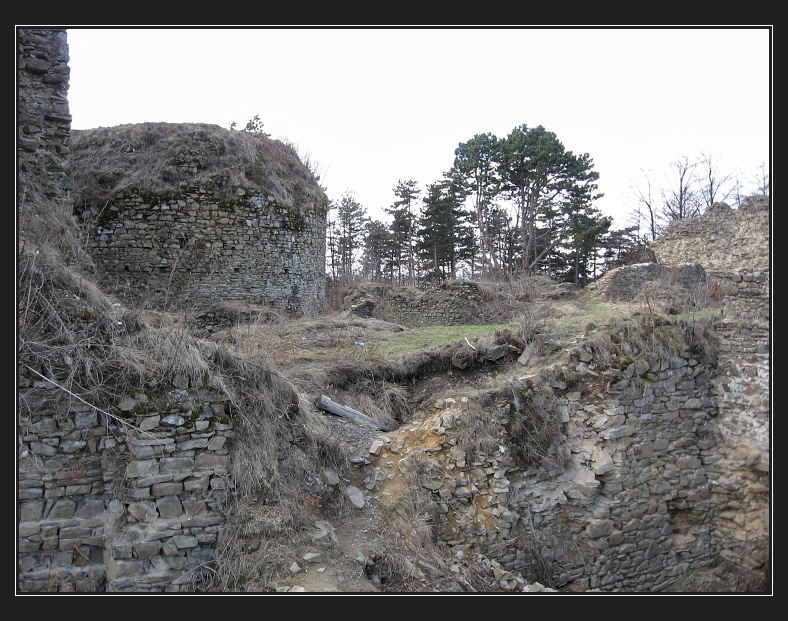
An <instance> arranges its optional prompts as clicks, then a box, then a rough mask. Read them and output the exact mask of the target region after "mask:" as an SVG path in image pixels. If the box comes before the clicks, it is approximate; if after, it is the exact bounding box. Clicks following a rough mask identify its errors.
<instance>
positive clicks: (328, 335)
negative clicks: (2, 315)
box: [17, 128, 761, 592]
mask: <svg viewBox="0 0 788 621" xmlns="http://www.w3.org/2000/svg"><path fill="white" fill-rule="evenodd" d="M154 129H155V128H154ZM146 131H153V130H151V129H150V128H149V129H148V130H146ZM195 131H196V134H195V136H196V138H194V137H193V138H194V139H195V140H197V143H198V144H199V145H201V147H200V148H201V149H202V151H201V156H202V157H205V158H207V159H206V167H207V166H209V164H210V158H211V157H213V155H212V153H213V150H216V151H217V152H218V153H219V155H221V150H222V145H221V144H215V143H214V142H212V141H211V140H210V139H209V133H206V134H200V131H201V130H199V128H196V129H195ZM154 133H155V132H154ZM238 137H239V138H240V139H243V140H248V139H250V138H251V137H249V136H246V135H243V134H239V136H238ZM89 138H90V136H86V139H89ZM132 138H133V140H132V141H131V142H130V143H129V144H128V145H126V146H128V148H129V150H126V147H125V146H124V145H122V144H121V143H120V142H117V143H114V142H113V143H112V149H113V152H114V153H116V154H117V153H122V154H125V155H124V156H122V157H129V158H131V157H132V156H135V155H136V157H138V158H142V159H143V160H144V158H145V157H147V156H146V149H147V148H148V146H149V144H150V141H152V140H154V136H153V134H142V135H139V136H136V135H134V136H132ZM118 139H119V138H118ZM255 144H257V143H255ZM261 144H262V143H261ZM107 157H108V159H109V158H110V157H111V156H110V154H107ZM140 163H145V162H144V161H143V162H140ZM121 164H122V162H121V161H117V160H116V161H115V162H114V164H113V166H115V167H117V168H118V169H120V168H121ZM145 164H146V165H152V166H153V165H154V164H152V163H150V162H148V163H145ZM247 164H249V162H247V163H246V164H244V163H239V166H238V169H237V170H236V172H238V173H239V174H240V173H242V172H243V170H246V172H248V173H249V174H252V173H251V172H250V171H249V169H248V168H246V169H244V168H243V167H244V166H246V165H247ZM82 165H84V163H83V164H82ZM173 166H174V167H175V168H174V169H172V170H171V168H172V167H173ZM158 167H159V168H158V169H159V170H160V177H161V182H162V184H163V185H162V191H163V190H164V188H165V182H175V181H177V180H178V179H179V178H178V177H177V174H176V173H178V170H176V169H177V168H178V167H177V166H176V165H175V164H174V163H172V162H169V163H161V162H160V163H159V164H158ZM110 168H112V167H110ZM190 174H192V173H190ZM228 174H230V173H229V172H228ZM102 175H104V176H103V177H102ZM94 181H95V183H97V184H98V185H97V186H96V188H94V189H95V191H96V192H98V191H100V190H101V191H103V190H104V189H106V188H110V187H111V188H112V191H117V190H118V189H119V186H118V185H117V183H123V184H132V185H133V184H134V183H137V182H138V181H139V180H135V179H134V177H133V175H132V176H126V177H121V176H117V178H116V176H115V175H114V173H112V172H111V171H109V172H100V171H99V172H98V173H97V176H96V179H95V180H94ZM227 183H228V184H230V185H232V184H233V183H235V181H232V180H230V179H229V178H228V181H227ZM102 184H104V186H105V187H104V188H102V187H100V186H101V185H102ZM113 184H115V185H113ZM82 248H83V241H82V240H81V238H80V234H79V228H78V227H77V226H76V225H75V223H74V221H73V219H72V217H71V216H70V215H69V214H67V213H64V211H63V210H62V208H61V207H60V206H58V205H54V204H52V203H49V202H47V201H46V199H44V198H43V197H38V198H37V199H36V200H33V201H32V202H31V203H30V204H27V205H23V206H22V207H21V209H20V212H19V240H18V263H17V270H18V273H17V287H18V289H17V293H18V298H17V299H18V307H17V346H18V351H17V362H18V366H19V386H20V387H21V388H26V389H28V390H25V391H24V397H21V398H20V400H19V403H18V417H19V419H20V421H22V422H24V421H25V420H32V419H34V418H41V417H46V416H56V417H63V416H66V414H67V413H68V411H69V409H70V408H71V407H72V406H73V404H74V403H75V402H79V403H81V404H88V405H89V406H91V407H94V408H95V409H96V410H98V411H99V412H100V413H102V415H103V416H104V417H105V419H106V422H107V424H108V426H112V425H123V424H126V423H125V421H124V420H123V418H122V416H121V413H120V412H119V411H118V410H117V407H116V406H117V402H118V401H119V399H120V397H121V396H123V395H128V394H134V393H137V392H143V393H151V394H155V393H156V391H157V387H160V386H164V385H169V384H172V383H178V384H181V385H188V386H193V387H195V386H196V387H199V386H210V387H212V388H215V389H218V390H221V391H223V392H224V393H226V394H227V395H229V398H230V406H229V408H230V409H229V413H230V415H231V416H232V418H233V420H234V424H235V426H236V428H237V434H236V438H237V440H236V442H235V443H234V446H233V459H232V464H233V470H232V472H231V473H230V479H231V487H232V490H233V494H232V502H231V503H230V504H229V505H228V507H227V508H226V518H227V526H226V528H225V529H223V532H222V536H221V538H220V540H219V542H218V543H217V548H216V554H215V562H214V563H212V564H211V565H210V567H208V566H206V567H204V568H202V569H203V573H202V574H201V575H196V576H195V588H198V589H206V588H208V589H209V590H213V591H221V592H229V591H246V592H261V591H268V590H272V589H273V588H275V584H276V582H277V580H281V578H282V576H286V575H288V573H289V563H290V562H292V558H293V549H294V548H300V547H305V546H306V545H307V544H308V542H309V535H308V533H309V529H310V528H311V527H312V525H313V524H314V523H315V521H316V520H321V519H324V520H329V521H332V520H333V521H335V522H338V523H341V522H342V521H343V520H347V519H348V518H350V517H351V516H352V515H353V511H355V509H353V508H352V507H351V506H350V504H349V502H348V500H347V498H346V497H345V496H344V495H342V494H339V493H337V492H336V491H335V490H332V489H330V488H329V487H327V486H326V485H323V484H321V483H320V482H319V474H320V473H321V472H322V471H323V470H325V469H331V470H335V471H336V472H338V473H340V475H341V476H343V477H347V478H350V477H352V476H353V474H352V466H351V464H350V463H349V456H348V453H347V451H346V450H344V449H343V447H342V442H341V438H339V437H338V435H337V433H336V432H335V430H334V429H332V428H331V426H330V425H329V424H328V423H327V420H326V417H325V416H324V415H322V414H320V413H317V412H315V411H314V409H313V408H312V406H311V399H312V398H313V397H314V396H316V395H317V394H323V393H325V394H327V395H328V396H330V397H331V398H334V399H335V400H337V401H340V402H342V403H345V404H346V405H348V406H350V407H353V408H355V409H358V410H359V411H362V412H365V413H367V414H368V415H369V416H371V417H372V418H375V419H377V420H380V421H381V422H383V423H385V424H386V425H388V426H389V427H391V428H395V427H396V426H398V425H401V424H403V423H405V422H407V421H410V420H412V419H413V418H414V416H417V415H418V414H419V413H420V412H421V411H424V409H425V408H428V407H429V406H430V404H432V403H433V402H434V400H435V397H436V395H440V394H441V392H442V391H443V390H446V389H447V388H449V387H451V388H452V390H453V391H454V392H455V393H457V394H460V393H462V391H466V392H467V394H470V395H476V396H477V397H478V396H479V395H486V396H482V397H479V398H478V399H476V400H472V401H471V410H470V412H469V415H468V416H467V417H464V418H463V421H462V425H463V426H464V427H463V428H462V429H461V430H460V435H459V442H460V445H461V447H462V448H464V449H466V450H467V451H468V452H469V453H470V454H474V453H485V452H490V451H493V450H495V448H496V447H497V445H498V443H499V442H500V441H501V433H502V431H503V433H506V434H507V435H508V436H509V437H510V438H511V439H514V440H516V442H515V444H517V445H518V446H520V447H522V452H521V454H520V455H518V456H517V458H518V459H519V460H520V461H521V462H522V463H523V464H525V465H530V466H533V467H539V468H547V469H560V467H561V463H562V462H561V452H560V450H561V446H560V438H559V436H560V433H559V430H558V429H557V428H556V418H555V416H550V412H551V410H552V404H551V403H550V399H549V395H548V394H547V393H541V392H539V391H538V390H532V391H527V390H524V389H523V388H522V387H512V386H510V385H509V384H502V383H501V381H500V380H501V378H499V377H498V376H497V369H498V368H499V367H500V366H501V364H502V363H503V361H502V359H498V358H492V357H491V356H490V354H489V352H490V351H492V350H494V349H495V348H496V347H497V346H506V347H508V348H509V349H508V351H507V353H506V354H505V355H504V360H506V359H508V361H510V362H511V361H512V360H513V359H514V358H515V357H516V356H517V355H519V354H520V352H522V351H524V350H525V348H526V347H528V346H534V347H535V348H536V349H537V351H536V354H537V356H536V360H535V361H534V365H538V359H539V358H540V357H541V356H544V354H545V353H546V352H547V348H546V342H547V340H548V339H551V338H552V339H568V338H575V339H581V340H582V341H583V342H584V343H585V346H586V347H588V348H590V350H591V351H593V354H594V358H595V359H596V360H599V361H601V362H602V363H604V362H605V361H607V362H611V363H612V361H613V360H624V361H627V360H632V361H634V360H638V359H646V360H650V359H652V358H654V357H657V358H659V357H663V356H668V355H670V353H671V352H675V351H681V352H683V351H694V352H695V353H696V354H697V355H698V356H700V355H712V356H713V355H714V347H715V341H714V338H713V334H712V326H711V322H710V320H707V319H702V318H699V317H696V316H695V315H694V314H690V315H679V316H673V317H671V318H670V319H668V318H666V317H665V316H663V315H660V314H658V313H655V312H653V310H650V309H648V308H644V307H643V306H639V307H637V308H636V309H635V310H634V312H633V308H632V307H615V306H613V305H605V304H601V303H599V302H597V301H593V300H583V299H581V298H578V297H563V298H562V299H561V300H555V299H552V298H551V297H550V296H549V295H545V291H544V287H545V283H544V282H543V281H541V280H539V279H534V280H533V281H531V280H527V279H524V280H522V281H519V280H518V281H515V282H510V283H506V284H505V285H503V284H501V283H482V284H480V285H479V286H480V287H481V289H482V290H483V292H484V293H483V296H482V300H483V301H484V303H485V304H488V305H490V306H492V307H495V308H497V309H498V310H499V314H497V315H495V317H496V319H500V320H501V321H504V324H502V325H495V326H486V327H479V326H477V327H471V326H466V327H461V328H460V332H459V333H458V332H457V331H455V330H454V329H452V328H450V327H425V328H424V329H423V330H421V329H419V330H415V329H408V328H405V327H404V326H402V325H400V324H397V323H391V322H387V321H384V320H382V319H376V318H366V319H365V318H359V317H356V316H353V315H351V314H348V313H342V312H336V313H333V314H330V315H327V316H324V317H312V318H300V319H289V318H287V317H285V316H283V315H280V314H278V313H276V312H275V311H274V310H272V309H270V308H258V307H254V306H251V305H247V304H228V303H222V304H217V306H216V307H215V308H214V309H211V311H210V312H212V313H214V315H221V316H223V317H224V320H225V322H224V324H223V325H222V326H221V327H220V328H219V329H217V330H215V331H214V332H211V333H206V332H205V331H203V330H201V329H200V325H201V324H200V323H199V322H197V321H196V319H197V318H195V317H189V316H187V315H185V314H182V315H173V314H170V313H161V312H153V311H147V310H142V309H135V308H125V307H123V306H122V305H121V304H119V303H118V302H116V301H115V300H114V299H112V298H111V297H109V296H107V295H106V294H104V293H103V292H102V291H100V290H99V289H98V288H97V287H96V286H95V284H94V283H93V281H92V280H91V276H90V275H91V271H92V266H91V264H90V261H89V259H88V258H87V257H86V255H85V254H84V253H83V252H82ZM444 292H445V293H446V294H447V295H449V294H451V293H452V288H451V287H447V288H446V289H445V290H444ZM676 326H678V327H679V328H680V329H679V330H678V331H677V330H675V327H676ZM420 330H421V331H420ZM534 368H536V366H534ZM474 408H475V409H474ZM491 411H493V412H497V415H496V416H491V415H490V412H491ZM409 489H410V490H411V492H412V493H410V494H408V495H406V496H405V497H404V498H403V502H402V503H401V504H400V505H398V506H397V508H396V510H394V511H392V512H390V513H389V514H387V515H386V516H385V521H384V524H385V529H386V531H387V532H388V533H389V536H388V537H387V539H386V540H385V541H378V542H377V543H376V545H375V547H374V548H373V549H371V550H370V551H369V554H368V558H367V561H366V563H365V564H364V566H363V569H360V570H359V571H360V572H363V574H364V576H363V577H364V579H366V580H368V581H370V582H371V583H372V584H374V585H375V586H376V587H377V588H378V589H379V590H382V591H388V592H419V591H457V592H482V591H487V592H489V591H494V590H496V588H497V587H496V585H495V582H494V581H493V580H491V579H490V575H491V572H490V571H489V567H487V566H484V564H483V562H481V561H480V560H479V559H470V558H466V559H463V560H458V559H457V558H455V557H450V556H448V555H447V553H446V549H445V548H442V547H440V546H438V545H436V542H435V541H434V532H433V525H432V524H431V521H430V517H429V498H427V497H424V496H422V495H420V494H418V493H416V491H417V490H419V487H418V485H416V484H414V485H413V486H412V487H411V488H409ZM537 552H538V550H536V552H534V554H535V557H534V558H535V559H536V560H535V562H536V561H538V560H539V558H538V554H537ZM543 573H544V574H545V576H547V575H548V574H549V568H548V567H544V568H543ZM710 575H711V576H712V578H709V577H708V576H710ZM732 576H734V574H733V573H731V572H725V570H724V569H720V570H715V571H714V573H712V574H708V573H703V574H701V573H697V574H694V575H693V576H687V577H686V579H685V580H683V581H682V582H681V584H678V583H677V585H676V586H675V588H676V589H682V590H685V591H698V592H705V591H713V590H723V591H724V590H729V589H730V590H734V591H740V590H750V589H752V590H756V588H760V587H761V585H760V584H759V585H755V584H754V583H751V582H742V580H739V581H735V580H734V581H733V582H732V581H731V577H732ZM206 584H208V585H210V586H208V587H206V586H205V585H206Z"/></svg>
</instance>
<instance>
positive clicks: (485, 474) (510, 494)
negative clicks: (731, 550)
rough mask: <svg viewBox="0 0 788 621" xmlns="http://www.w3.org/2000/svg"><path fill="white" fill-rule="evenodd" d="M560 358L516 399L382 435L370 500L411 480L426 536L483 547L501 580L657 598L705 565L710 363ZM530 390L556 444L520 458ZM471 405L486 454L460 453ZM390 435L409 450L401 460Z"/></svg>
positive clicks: (581, 352)
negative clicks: (429, 525) (490, 446)
mask: <svg viewBox="0 0 788 621" xmlns="http://www.w3.org/2000/svg"><path fill="white" fill-rule="evenodd" d="M571 358H572V362H571V363H570V364H568V365H565V366H564V365H562V366H557V367H553V368H551V369H548V370H546V371H544V372H542V373H539V374H527V373H524V374H523V375H522V376H520V377H514V378H513V381H512V391H516V392H517V394H518V395H519V398H515V399H513V398H512V395H513V394H514V392H512V391H508V394H507V392H502V393H501V394H500V395H498V398H497V399H496V401H495V402H494V403H490V404H485V405H483V406H482V405H481V404H479V403H475V402H474V401H473V400H472V399H468V398H463V399H461V400H454V399H443V400H441V401H440V402H439V403H437V404H436V407H435V408H434V409H433V412H432V414H431V416H430V417H429V418H428V419H427V420H426V421H424V422H420V423H419V424H418V425H416V424H414V425H411V426H406V427H404V428H402V429H400V430H397V432H395V433H393V434H387V436H382V437H381V438H380V441H379V443H378V444H377V445H376V447H375V451H376V453H377V455H378V458H377V461H376V468H377V469H378V470H380V471H381V473H380V474H379V475H376V476H373V477H370V478H371V479H372V480H374V481H379V483H378V484H377V485H376V488H375V490H374V494H375V495H376V496H379V497H381V498H384V497H385V496H386V486H387V485H389V484H391V483H390V481H392V480H393V479H394V478H396V477H402V476H407V475H408V473H412V472H421V473H423V474H421V484H422V486H423V487H424V488H425V490H426V491H427V493H428V494H432V498H433V499H434V506H433V509H432V511H431V513H432V515H433V517H434V520H435V523H436V528H437V530H438V533H437V534H436V538H437V539H439V540H441V541H444V542H446V545H448V546H450V547H452V548H453V549H454V550H455V551H457V550H465V551H466V553H467V554H468V555H470V554H471V553H473V552H475V551H483V552H484V553H485V554H486V555H487V556H489V557H490V558H492V559H495V560H497V561H498V562H499V563H500V565H501V566H502V567H503V568H504V569H505V570H507V571H509V572H521V573H522V574H523V575H526V576H528V577H529V578H530V579H532V580H535V579H539V578H541V579H542V580H545V579H550V580H551V581H553V582H554V583H555V584H556V585H557V586H559V587H566V588H576V589H581V590H588V589H599V590H602V591H649V590H654V591H657V590H662V589H664V588H665V587H666V586H667V585H669V584H670V581H671V580H674V579H676V578H678V577H679V576H681V575H682V574H684V573H685V572H687V571H689V570H691V569H696V568H699V567H703V566H707V565H709V564H711V563H712V561H713V560H714V557H715V549H714V546H713V542H712V534H713V532H714V530H715V523H716V521H717V520H718V518H719V516H718V515H717V514H716V512H715V504H716V503H715V498H714V497H715V488H716V486H718V485H719V483H718V482H717V481H714V480H713V477H712V475H711V474H710V472H709V470H710V463H712V462H713V456H714V453H715V449H716V443H717V440H716V437H715V432H714V423H713V420H714V416H715V415H716V408H715V406H714V403H713V400H712V398H711V377H712V376H713V367H712V366H711V365H710V364H709V361H708V360H704V359H703V357H702V356H700V355H699V354H698V353H697V352H695V353H693V352H691V351H680V350H679V351H676V352H674V354H673V355H670V356H665V357H661V358H656V357H654V358H652V359H647V358H641V359H637V360H634V361H632V362H630V363H629V364H626V365H625V366H624V368H622V369H615V368H611V367H610V365H609V363H608V362H605V363H603V364H599V363H598V362H597V361H596V360H595V357H594V354H593V352H592V350H591V349H589V348H587V347H576V348H575V349H574V350H573V351H572V352H571ZM537 395H538V397H537V398H538V399H539V400H540V402H541V403H542V405H543V406H546V412H547V415H548V416H554V417H556V419H557V423H558V425H557V429H556V430H557V436H555V437H556V438H561V439H559V440H558V441H557V442H556V443H554V444H552V446H550V447H548V444H549V443H548V442H544V438H538V441H542V442H543V446H542V447H541V449H540V454H538V455H537V454H531V455H523V454H522V451H523V448H522V447H523V446H527V445H530V446H532V447H533V445H534V442H535V441H536V440H535V436H538V433H539V431H538V425H533V424H532V423H530V424H531V427H530V430H529V431H528V432H525V431H522V430H521V431H520V433H522V434H523V437H522V438H521V440H520V441H518V438H517V437H516V435H515V436H513V435H512V433H513V429H515V426H513V424H512V421H513V420H518V419H519V420H520V424H521V425H522V426H523V427H526V426H528V425H529V420H533V419H532V418H529V417H533V416H537V414H534V413H533V412H532V411H529V410H528V408H527V402H528V400H529V399H533V398H534V397H535V396H537ZM518 407H519V408H520V410H518ZM480 408H483V409H484V412H485V422H484V428H485V430H486V433H487V434H488V435H489V436H490V437H497V438H498V441H497V442H495V447H496V448H495V449H494V450H488V451H483V450H469V449H467V448H463V444H462V438H464V437H465V438H467V434H468V431H469V429H468V425H478V424H480V423H472V422H469V420H473V419H474V416H475V415H474V412H478V411H479V410H480ZM496 427H497V429H496ZM558 429H560V431H558ZM404 436H409V437H410V438H417V437H418V438H422V439H423V440H422V442H423V443H422V444H421V445H417V446H418V448H417V449H416V450H410V451H409V452H408V451H405V452H404V451H403V447H404V446H406V445H407V443H405V442H403V441H401V440H400V438H402V437H404ZM417 462H421V465H420V466H416V463H417ZM540 571H542V572H547V574H548V575H547V576H544V575H540ZM504 580H505V579H504Z"/></svg>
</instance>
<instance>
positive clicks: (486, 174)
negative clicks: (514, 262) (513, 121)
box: [451, 133, 500, 275]
mask: <svg viewBox="0 0 788 621" xmlns="http://www.w3.org/2000/svg"><path fill="white" fill-rule="evenodd" d="M498 142H499V141H498V138H496V137H495V136H494V135H493V134H490V133H487V134H477V135H476V136H474V137H473V138H472V139H471V140H469V141H468V142H463V143H460V145H459V146H458V147H457V149H455V151H454V166H453V168H452V171H451V172H452V174H453V175H456V176H457V177H458V178H459V179H462V180H463V187H464V189H465V192H466V195H467V196H470V197H471V200H472V202H473V209H474V214H475V219H476V228H477V231H478V233H479V240H480V245H481V253H480V255H481V256H480V257H479V258H480V259H481V269H482V275H484V273H485V272H486V271H487V269H488V266H489V265H492V268H493V269H494V270H495V271H498V269H499V262H498V257H497V255H496V254H495V248H494V246H493V243H492V240H491V239H490V235H489V231H488V226H487V217H488V213H489V210H490V205H491V202H492V200H493V199H494V198H495V197H496V196H497V195H498V191H499V184H500V179H499V177H498V173H497V152H498V148H499V145H498Z"/></svg>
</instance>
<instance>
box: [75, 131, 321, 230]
mask: <svg viewBox="0 0 788 621" xmlns="http://www.w3.org/2000/svg"><path fill="white" fill-rule="evenodd" d="M70 147H71V162H72V166H73V176H74V181H75V190H74V195H75V196H79V197H80V205H77V211H78V212H80V213H83V212H85V210H86V208H87V206H88V205H103V204H105V203H106V202H107V200H109V199H110V198H112V197H115V196H117V195H118V194H119V193H123V192H128V191H134V190H140V189H144V190H145V192H146V193H149V194H154V195H155V194H170V193H174V192H176V191H177V190H178V189H179V187H180V185H181V184H182V183H186V184H194V183H198V182H200V181H206V180H210V181H211V182H212V183H214V184H215V185H216V187H217V188H219V189H220V190H223V191H224V194H225V196H226V197H227V198H228V199H231V198H232V197H233V195H234V192H235V191H236V189H237V188H262V189H265V190H266V191H267V192H269V193H270V194H271V195H272V196H274V197H275V198H276V199H277V201H279V202H280V204H282V205H289V206H291V207H293V208H296V209H297V208H299V206H300V205H305V204H310V203H322V202H325V197H322V196H317V195H316V194H315V190H314V188H315V187H317V184H316V181H317V179H316V178H315V174H314V173H313V171H312V170H310V169H309V168H308V167H307V166H305V165H304V164H303V163H302V162H301V160H300V159H299V157H298V154H297V152H296V150H295V148H294V147H293V146H292V145H290V144H286V143H283V142H281V141H279V140H272V139H271V138H269V137H268V136H267V135H265V134H263V133H255V132H246V131H231V130H227V129H223V128H221V127H219V126H218V125H209V124H204V123H138V124H130V125H118V126H115V127H99V128H96V129H85V130H73V131H72V132H71V142H70ZM326 206H327V205H326ZM92 217H94V218H97V219H100V214H98V213H94V214H92Z"/></svg>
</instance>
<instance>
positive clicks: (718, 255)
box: [651, 196, 771, 278]
mask: <svg viewBox="0 0 788 621" xmlns="http://www.w3.org/2000/svg"><path fill="white" fill-rule="evenodd" d="M770 220H771V199H770V197H768V196H751V197H749V198H746V199H744V200H743V201H742V203H741V206H740V207H739V208H738V209H732V208H731V207H729V206H728V205H726V204H725V203H715V204H714V205H712V206H711V207H710V208H709V209H708V210H706V212H705V213H704V214H703V215H701V216H700V217H698V218H692V219H689V220H677V221H675V222H672V223H671V224H670V226H668V228H667V230H666V231H665V232H664V234H663V235H662V236H661V237H660V238H659V239H657V240H654V241H653V242H651V249H652V250H653V251H654V254H655V256H656V258H657V263H660V264H662V265H679V264H680V263H698V264H700V265H702V266H703V268H704V269H705V270H706V272H707V273H708V274H709V275H711V276H713V277H720V278H727V277H728V276H729V275H730V274H735V273H737V272H740V271H742V270H756V271H764V270H767V271H768V270H769V266H770V261H771V244H770V234H771V226H770Z"/></svg>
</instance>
